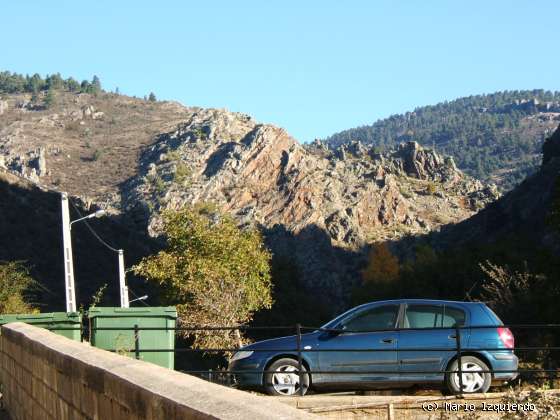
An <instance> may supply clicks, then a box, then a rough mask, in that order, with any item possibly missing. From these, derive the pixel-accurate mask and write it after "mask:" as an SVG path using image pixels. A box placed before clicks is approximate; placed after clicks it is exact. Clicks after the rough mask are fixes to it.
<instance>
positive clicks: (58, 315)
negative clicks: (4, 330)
mask: <svg viewBox="0 0 560 420" xmlns="http://www.w3.org/2000/svg"><path fill="white" fill-rule="evenodd" d="M80 318H81V315H80V313H79V312H43V313H38V314H2V315H0V324H7V323H8V322H18V321H22V322H25V321H37V322H64V321H68V320H75V321H79V320H80Z"/></svg>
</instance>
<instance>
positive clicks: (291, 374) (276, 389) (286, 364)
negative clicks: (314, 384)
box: [264, 358, 310, 396]
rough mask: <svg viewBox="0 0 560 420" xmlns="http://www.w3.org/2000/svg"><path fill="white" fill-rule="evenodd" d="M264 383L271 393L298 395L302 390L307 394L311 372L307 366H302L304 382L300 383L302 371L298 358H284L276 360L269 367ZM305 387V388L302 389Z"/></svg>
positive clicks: (267, 390)
mask: <svg viewBox="0 0 560 420" xmlns="http://www.w3.org/2000/svg"><path fill="white" fill-rule="evenodd" d="M267 371H268V373H266V374H265V378H264V385H265V390H266V392H267V393H268V394H270V395H282V396H297V395H301V393H302V391H303V394H305V393H306V392H307V390H308V388H309V382H310V378H309V374H308V373H307V369H305V366H302V375H301V379H302V382H301V383H300V372H299V365H298V362H297V360H294V359H291V358H283V359H279V360H276V361H275V362H274V363H272V364H271V365H270V366H269V367H268V368H267ZM302 388H303V389H302Z"/></svg>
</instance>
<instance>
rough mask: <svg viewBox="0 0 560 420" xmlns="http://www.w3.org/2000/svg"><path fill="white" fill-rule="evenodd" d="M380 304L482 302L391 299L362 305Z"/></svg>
mask: <svg viewBox="0 0 560 420" xmlns="http://www.w3.org/2000/svg"><path fill="white" fill-rule="evenodd" d="M380 303H388V304H391V303H393V304H401V303H425V304H432V305H446V304H455V305H479V304H481V303H482V302H465V301H461V300H441V299H391V300H377V301H373V302H368V303H365V304H364V305H360V306H366V305H372V304H380Z"/></svg>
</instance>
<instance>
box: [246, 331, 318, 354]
mask: <svg viewBox="0 0 560 420" xmlns="http://www.w3.org/2000/svg"><path fill="white" fill-rule="evenodd" d="M315 335H316V333H307V334H302V335H301V347H302V348H303V347H304V346H305V345H306V344H308V343H309V342H310V341H312V340H313V339H314V337H315ZM255 349H259V350H266V349H271V350H291V351H296V349H297V336H296V335H289V336H286V337H278V338H271V339H269V340H263V341H257V342H256V343H252V344H248V345H247V346H244V347H243V348H241V349H240V350H255Z"/></svg>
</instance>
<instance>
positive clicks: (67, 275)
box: [60, 192, 76, 312]
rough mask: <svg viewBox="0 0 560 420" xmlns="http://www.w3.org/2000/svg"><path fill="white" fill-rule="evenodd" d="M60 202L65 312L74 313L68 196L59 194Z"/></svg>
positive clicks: (74, 297) (72, 261) (74, 296)
mask: <svg viewBox="0 0 560 420" xmlns="http://www.w3.org/2000/svg"><path fill="white" fill-rule="evenodd" d="M60 195H61V202H62V243H63V248H64V285H65V291H66V312H76V290H75V286H74V260H73V258H72V238H71V236H70V211H69V209H68V194H66V193H64V192H63V193H61V194H60Z"/></svg>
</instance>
